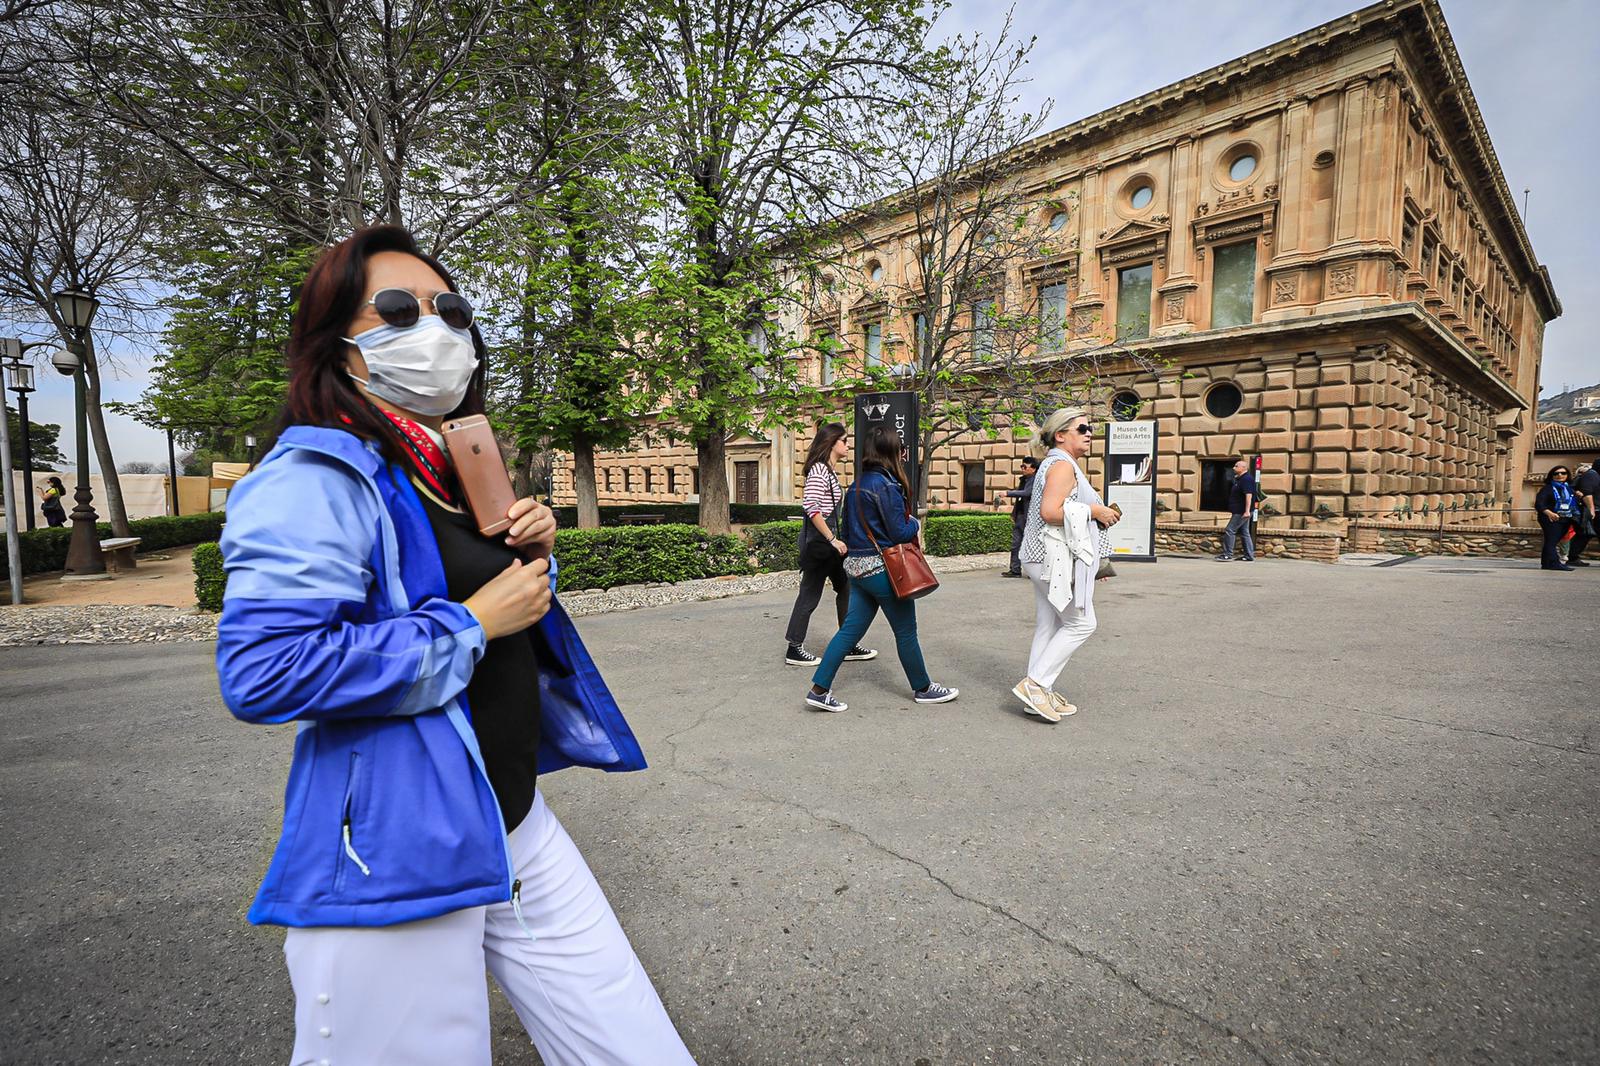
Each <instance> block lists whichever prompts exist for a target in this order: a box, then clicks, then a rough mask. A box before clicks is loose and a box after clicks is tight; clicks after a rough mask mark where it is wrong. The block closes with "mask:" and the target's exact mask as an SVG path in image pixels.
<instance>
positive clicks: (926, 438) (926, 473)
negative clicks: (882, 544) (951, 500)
mask: <svg viewBox="0 0 1600 1066" xmlns="http://www.w3.org/2000/svg"><path fill="white" fill-rule="evenodd" d="M921 437H922V439H921V440H919V441H918V442H917V450H918V451H919V452H920V453H921V456H922V477H920V478H918V479H917V514H918V515H926V514H927V513H928V482H930V481H932V480H933V477H932V473H933V434H932V433H923V434H922V435H921Z"/></svg>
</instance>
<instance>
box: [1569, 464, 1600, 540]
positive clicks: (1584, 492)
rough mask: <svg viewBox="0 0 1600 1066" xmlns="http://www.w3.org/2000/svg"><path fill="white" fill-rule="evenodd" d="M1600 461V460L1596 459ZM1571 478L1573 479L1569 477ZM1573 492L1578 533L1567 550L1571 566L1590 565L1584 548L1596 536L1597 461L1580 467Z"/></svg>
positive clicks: (1599, 473)
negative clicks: (1576, 508) (1576, 511)
mask: <svg viewBox="0 0 1600 1066" xmlns="http://www.w3.org/2000/svg"><path fill="white" fill-rule="evenodd" d="M1596 463H1600V460H1596ZM1569 480H1571V479H1569ZM1572 493H1573V495H1574V497H1576V499H1577V504H1578V513H1577V515H1576V517H1575V518H1574V520H1573V528H1575V529H1576V530H1577V535H1576V536H1574V537H1573V538H1572V545H1571V548H1570V550H1568V552H1567V564H1568V565H1569V566H1588V565H1590V564H1589V560H1587V559H1585V558H1584V557H1583V549H1585V548H1587V547H1588V546H1589V542H1590V541H1592V540H1593V539H1594V537H1595V520H1596V515H1595V508H1596V506H1597V505H1600V465H1596V464H1595V463H1591V464H1589V465H1588V466H1587V467H1585V466H1583V465H1580V466H1579V467H1578V477H1577V480H1576V481H1575V482H1573V485H1572Z"/></svg>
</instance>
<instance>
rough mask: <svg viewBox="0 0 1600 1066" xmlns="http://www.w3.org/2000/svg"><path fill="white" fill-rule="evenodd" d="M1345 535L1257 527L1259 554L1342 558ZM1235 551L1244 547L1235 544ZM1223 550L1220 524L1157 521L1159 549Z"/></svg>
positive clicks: (1211, 552)
mask: <svg viewBox="0 0 1600 1066" xmlns="http://www.w3.org/2000/svg"><path fill="white" fill-rule="evenodd" d="M1342 542H1343V538H1341V537H1340V536H1339V534H1337V533H1333V532H1325V531H1323V530H1318V529H1257V530H1256V534H1255V543H1256V554H1257V555H1264V556H1272V557H1274V558H1279V559H1307V560H1310V561H1312V562H1318V563H1334V562H1338V561H1339V551H1340V546H1341V544H1342ZM1234 550H1235V551H1240V550H1242V547H1235V549H1234ZM1220 551H1222V529H1221V527H1220V526H1207V525H1186V524H1182V523H1176V522H1157V523H1156V552H1157V553H1158V554H1159V553H1168V554H1172V555H1216V554H1217V553H1218V552H1220Z"/></svg>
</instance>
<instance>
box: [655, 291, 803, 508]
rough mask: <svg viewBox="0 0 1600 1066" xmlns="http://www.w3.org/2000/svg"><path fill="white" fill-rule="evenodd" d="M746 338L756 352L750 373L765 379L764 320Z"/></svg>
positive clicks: (767, 344) (768, 347) (767, 345)
mask: <svg viewBox="0 0 1600 1066" xmlns="http://www.w3.org/2000/svg"><path fill="white" fill-rule="evenodd" d="M747 339H748V340H749V342H750V347H751V348H753V349H755V353H756V358H755V365H754V366H753V367H752V368H751V373H753V374H754V375H755V376H756V379H757V380H758V381H765V380H766V378H767V374H768V372H769V370H770V368H769V367H768V366H767V356H768V355H769V354H770V353H771V351H772V345H771V343H770V342H769V341H768V339H767V324H766V323H765V322H757V323H756V324H755V325H753V326H751V327H750V335H749V337H748V338H747ZM645 482H646V484H647V485H648V483H649V478H646V479H645Z"/></svg>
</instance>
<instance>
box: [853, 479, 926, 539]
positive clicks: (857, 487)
mask: <svg viewBox="0 0 1600 1066" xmlns="http://www.w3.org/2000/svg"><path fill="white" fill-rule="evenodd" d="M865 477H866V475H865V472H863V474H862V478H861V480H865ZM861 480H858V481H857V482H856V483H855V484H854V485H852V486H851V490H852V491H853V492H855V494H856V520H857V521H859V522H860V523H861V528H862V530H863V531H865V532H866V534H867V540H869V541H871V542H872V550H873V551H875V552H877V553H878V554H879V555H882V554H883V549H882V548H880V547H878V538H877V537H874V536H873V535H872V527H871V526H869V525H867V516H866V515H865V514H863V513H862V511H861ZM873 499H874V500H877V504H878V514H880V515H883V517H884V519H885V520H886V521H887V519H888V516H887V515H884V514H883V500H881V499H878V498H877V497H876V496H875V497H873ZM906 518H907V519H908V520H909V519H910V518H911V504H910V503H909V502H908V503H907V504H906Z"/></svg>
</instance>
